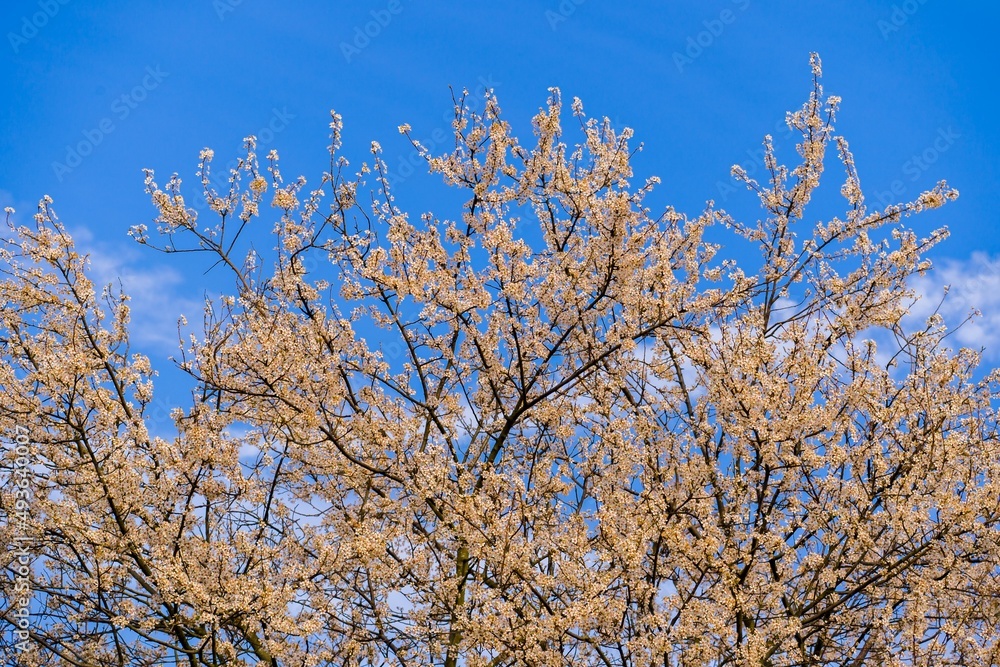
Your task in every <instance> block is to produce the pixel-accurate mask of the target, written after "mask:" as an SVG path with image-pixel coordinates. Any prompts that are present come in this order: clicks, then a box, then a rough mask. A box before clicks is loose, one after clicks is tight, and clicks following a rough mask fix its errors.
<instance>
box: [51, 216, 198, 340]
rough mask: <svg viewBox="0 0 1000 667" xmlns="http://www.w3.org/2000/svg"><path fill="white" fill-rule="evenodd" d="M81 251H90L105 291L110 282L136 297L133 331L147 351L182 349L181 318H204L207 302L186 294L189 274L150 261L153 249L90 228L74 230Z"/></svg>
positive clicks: (91, 273) (95, 277) (97, 284)
mask: <svg viewBox="0 0 1000 667" xmlns="http://www.w3.org/2000/svg"><path fill="white" fill-rule="evenodd" d="M70 233H71V234H72V235H73V239H74V241H75V242H76V244H77V248H78V250H80V252H82V253H85V254H87V255H88V257H89V259H90V267H89V271H88V274H87V275H88V276H89V277H90V279H91V280H92V281H93V282H94V287H95V289H97V290H100V289H101V288H103V287H104V286H105V285H108V284H111V285H113V286H114V287H116V288H117V286H118V285H119V282H120V283H121V288H122V290H123V291H124V292H125V293H126V294H128V295H129V296H130V297H131V301H130V302H129V307H130V311H131V316H132V321H131V323H130V324H129V333H130V336H131V338H132V340H133V342H134V343H135V344H137V346H138V347H142V348H146V350H144V351H149V352H152V351H154V350H155V351H157V352H163V351H168V352H169V353H176V352H177V349H178V347H177V346H178V339H177V320H178V318H180V316H181V315H185V316H186V317H187V318H188V319H189V320H191V321H192V322H197V321H199V320H200V316H201V313H202V311H203V308H204V304H203V302H202V301H201V300H199V299H192V298H190V297H189V296H187V295H185V294H184V293H183V283H184V279H183V277H182V276H181V274H180V273H179V272H178V271H176V270H175V269H173V268H171V267H168V266H164V265H163V264H162V263H158V262H155V261H151V259H153V258H151V257H150V255H151V254H153V253H152V251H149V250H148V249H142V248H134V247H130V246H128V245H126V244H124V243H113V244H112V243H101V242H97V241H95V240H94V238H93V235H92V233H91V232H90V231H89V230H87V229H86V228H75V229H71V230H70Z"/></svg>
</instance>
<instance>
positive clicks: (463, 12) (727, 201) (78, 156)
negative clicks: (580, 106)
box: [0, 0, 1000, 395]
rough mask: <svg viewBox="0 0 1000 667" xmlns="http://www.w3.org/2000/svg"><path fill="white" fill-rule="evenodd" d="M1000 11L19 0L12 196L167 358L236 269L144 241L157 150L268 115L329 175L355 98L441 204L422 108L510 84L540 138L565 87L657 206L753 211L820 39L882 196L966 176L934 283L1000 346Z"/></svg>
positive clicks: (149, 348) (757, 4) (289, 159)
mask: <svg viewBox="0 0 1000 667" xmlns="http://www.w3.org/2000/svg"><path fill="white" fill-rule="evenodd" d="M998 18H1000V5H998V4H997V3H993V2H964V3H946V2H944V1H943V0H905V1H903V0H895V1H893V0H872V1H869V2H851V3H846V2H831V1H814V2H801V1H793V0H777V1H768V2H764V0H712V1H705V2H694V1H689V2H664V1H662V0H660V1H657V2H650V1H640V2H630V3H625V2H614V3H612V2H601V1H599V0H562V1H561V2H560V1H559V0H537V1H528V0H513V1H506V2H497V3H491V4H487V3H469V2H435V3H432V2H417V1H416V0H374V1H370V2H369V1H365V2H351V3H347V2H317V1H307V0H304V1H302V2H296V3H289V2H285V3H281V2H277V1H275V0H191V1H189V2H183V3H167V2H156V1H153V0H148V1H146V2H141V3H140V2H125V1H124V0H121V1H110V0H109V1H100V0H90V1H85V0H10V1H8V2H5V3H3V7H2V9H0V28H2V34H3V42H2V44H0V85H2V90H3V91H4V92H5V97H6V100H5V103H4V104H3V105H2V106H0V118H2V120H0V150H2V156H3V157H2V160H0V204H2V205H3V206H14V207H15V208H17V209H18V219H19V220H20V221H24V222H26V221H27V220H28V219H29V216H30V214H31V213H32V212H33V210H34V205H35V203H36V202H37V200H38V199H39V198H40V197H41V196H42V195H45V194H48V195H50V196H52V197H53V198H54V200H55V206H56V210H57V211H58V212H59V214H60V217H61V218H62V220H63V221H64V222H65V223H66V224H67V226H68V227H69V228H70V230H71V232H73V233H74V234H75V235H76V237H77V238H78V240H79V241H80V243H81V246H82V247H83V248H84V249H85V250H86V251H88V252H91V254H92V263H93V269H94V272H95V275H97V276H98V277H99V278H101V279H106V280H110V279H112V278H114V277H116V276H121V277H122V278H123V281H124V283H125V287H126V289H127V290H128V291H130V292H131V293H132V294H133V296H134V299H135V301H134V302H133V310H134V312H135V336H136V342H137V343H138V345H139V347H140V349H143V350H144V351H146V352H147V353H149V354H150V355H151V356H152V357H153V359H154V365H155V366H156V367H158V368H160V369H161V370H166V369H167V368H168V367H169V364H167V363H166V362H165V361H164V360H165V358H166V356H167V355H168V354H170V352H171V350H175V349H176V329H175V326H174V322H175V320H176V317H177V315H179V314H180V313H182V312H186V313H187V314H188V315H194V316H195V317H194V319H197V316H198V313H199V311H200V306H199V300H200V298H201V295H202V293H203V291H204V290H205V289H206V287H207V286H210V283H211V281H212V279H213V278H212V274H209V275H208V276H205V275H203V274H202V269H203V268H204V267H201V268H199V265H198V263H197V262H193V263H187V262H178V261H176V260H175V258H166V257H162V256H159V255H156V254H154V253H152V252H151V251H148V250H145V249H142V248H139V247H137V246H135V244H134V243H133V242H131V241H130V240H129V239H128V238H127V236H126V231H127V230H128V228H129V227H130V226H131V225H134V224H138V223H149V222H150V221H151V218H152V216H153V210H152V207H151V205H150V204H149V201H148V198H147V196H146V195H145V194H144V192H143V184H142V172H141V170H142V168H144V167H151V168H154V169H156V170H157V172H158V174H159V176H160V180H161V182H162V179H163V177H165V176H167V175H169V174H170V173H172V172H174V171H176V172H179V173H180V174H181V176H182V177H184V178H186V179H187V181H188V182H189V183H191V182H193V181H194V171H195V167H196V161H197V156H198V152H199V151H200V150H201V149H202V148H204V147H206V146H210V147H212V148H213V149H215V151H216V159H217V162H218V163H221V164H225V162H226V161H228V160H230V159H232V158H234V157H235V156H236V155H237V154H239V152H240V150H241V140H242V138H243V137H245V136H246V135H248V134H256V135H258V137H260V139H261V143H262V144H263V147H264V148H265V149H270V148H275V149H277V150H278V151H279V152H280V154H281V157H282V171H283V173H284V174H285V176H286V178H288V177H291V178H294V177H295V176H297V175H299V174H303V175H305V176H306V177H307V178H308V179H309V180H310V181H312V182H315V180H316V179H317V177H318V175H319V174H320V173H321V172H322V170H323V169H324V167H325V166H326V165H327V163H328V157H327V155H326V152H325V146H326V144H327V139H328V136H327V135H328V131H329V130H328V123H329V110H330V109H331V108H333V109H336V110H337V111H338V112H339V113H340V114H342V116H343V118H344V122H345V146H344V153H345V154H346V155H347V156H348V157H349V158H351V159H352V161H353V162H354V163H355V164H359V163H360V161H361V160H364V159H366V157H367V152H366V151H367V148H368V146H369V143H370V142H371V141H372V140H378V141H380V142H381V144H382V146H383V149H384V157H385V159H386V161H387V162H388V164H389V168H390V170H391V171H393V172H395V175H396V176H397V184H398V185H397V188H396V195H397V202H398V203H399V204H400V205H402V206H403V207H404V208H406V209H408V210H410V211H411V212H414V213H417V212H420V211H423V210H428V209H431V208H435V206H436V204H435V198H436V197H438V196H439V195H440V194H442V193H443V192H444V188H443V186H441V185H440V184H435V182H434V179H431V178H429V177H426V176H424V177H421V176H419V175H414V176H412V177H410V176H409V175H408V169H407V167H406V166H405V165H406V163H407V161H408V160H410V158H411V157H412V155H413V149H412V147H411V146H410V145H409V144H408V143H407V142H406V140H405V139H404V138H402V137H400V136H399V134H398V133H397V131H396V127H397V126H398V125H400V124H401V123H404V122H405V123H409V124H410V125H411V126H412V127H413V134H414V136H416V137H417V138H420V139H423V140H424V141H425V143H427V144H435V143H438V145H440V143H439V142H440V140H439V139H435V137H440V136H441V135H442V133H443V131H445V130H447V129H448V122H447V120H446V117H447V114H448V113H449V111H450V109H451V97H450V92H449V86H453V87H455V88H456V89H461V88H463V87H465V88H468V89H470V90H471V91H473V92H474V93H476V92H480V91H481V90H482V89H483V88H484V87H490V88H493V89H494V90H495V91H496V94H497V95H498V97H499V100H500V104H501V106H502V107H503V108H504V111H505V113H506V115H507V118H508V120H509V121H511V122H512V124H513V125H514V128H515V130H519V131H520V134H522V136H523V135H527V134H529V133H530V129H529V120H530V117H531V115H533V113H535V112H536V111H537V109H538V108H539V106H541V105H543V104H544V102H545V98H546V95H547V89H548V88H549V87H550V86H558V87H560V88H561V89H562V92H563V95H564V98H565V99H567V100H568V99H571V98H572V97H573V96H578V97H580V98H582V99H583V101H584V104H585V106H586V109H587V111H588V112H589V113H591V114H595V115H607V116H609V117H610V118H612V119H613V120H614V121H615V122H616V124H620V125H628V126H630V127H633V128H634V129H635V130H636V135H637V139H638V140H641V141H642V142H644V144H645V149H644V151H643V153H642V154H641V156H640V157H639V158H638V159H637V162H636V167H637V170H638V173H639V175H641V176H647V175H654V174H655V175H658V176H660V177H661V178H662V179H663V185H662V186H661V188H660V189H659V192H658V195H657V199H656V201H657V202H659V203H670V204H672V205H674V206H676V207H677V208H678V209H679V210H682V211H685V212H688V213H691V214H697V213H698V212H700V211H701V210H702V209H703V208H704V205H705V202H706V201H707V200H709V199H714V200H715V201H716V203H717V204H718V205H719V206H722V207H725V208H732V209H735V210H744V211H747V212H748V213H750V212H752V211H754V210H755V209H754V201H753V200H752V198H751V197H750V195H749V194H747V193H746V192H745V191H741V190H739V189H733V188H732V187H731V186H733V185H734V184H733V182H732V181H731V179H730V177H729V170H730V167H731V166H732V165H733V164H734V163H738V162H744V163H746V162H747V161H750V162H749V163H748V165H747V168H748V169H749V170H752V168H753V159H754V158H753V154H754V151H756V150H757V149H758V147H759V146H760V141H761V139H762V137H763V135H764V134H765V133H768V132H770V133H772V134H774V135H775V143H776V146H777V148H778V151H779V158H780V157H782V156H784V157H786V158H787V159H788V160H791V159H793V157H794V155H793V150H794V149H793V142H792V141H791V140H790V139H789V138H788V135H785V134H783V133H781V132H779V131H776V127H777V126H779V123H780V122H781V121H782V119H783V118H784V113H785V111H786V110H791V109H797V108H798V107H799V106H801V104H802V103H803V101H804V100H805V99H806V97H807V95H808V93H809V89H810V88H809V86H810V78H809V77H810V75H809V64H808V54H809V52H810V51H818V52H819V53H820V55H821V57H822V59H823V64H824V85H825V88H826V91H827V92H828V93H831V94H837V95H840V96H842V97H843V99H844V102H843V106H842V111H841V114H840V119H839V123H838V131H839V133H842V134H844V135H845V136H846V137H847V138H848V140H849V141H850V144H851V148H852V150H853V151H854V153H855V156H856V159H857V163H858V166H859V170H860V175H861V179H862V185H863V189H864V190H865V192H866V194H867V195H868V196H869V197H870V198H871V197H874V198H875V199H876V201H877V200H878V199H883V200H884V201H885V202H886V203H890V201H891V202H895V201H898V200H902V199H912V198H914V197H916V196H917V195H918V194H919V193H920V192H921V191H923V190H927V189H930V188H931V187H932V186H933V185H934V183H935V182H936V181H937V180H939V179H941V178H947V180H948V181H949V183H950V184H952V185H953V186H955V187H957V188H958V189H959V190H960V191H961V193H962V194H961V198H960V199H959V200H958V202H956V203H955V204H952V205H949V206H948V207H946V208H945V209H943V210H941V211H936V212H933V213H932V214H928V215H925V216H922V217H920V218H916V219H913V224H914V225H915V226H916V227H917V228H918V229H919V230H922V231H928V230H930V229H931V228H932V227H936V226H939V225H948V226H949V227H950V228H951V230H952V237H951V239H949V241H947V243H946V244H944V245H943V246H939V247H938V248H937V249H936V250H935V253H934V254H933V255H932V258H933V259H935V260H936V263H937V265H938V267H939V270H938V271H937V272H936V273H935V274H934V275H933V276H931V277H929V278H928V279H926V280H925V281H923V282H922V283H921V285H920V287H921V289H922V290H924V291H926V292H928V293H929V294H932V295H933V294H938V293H940V290H941V287H942V286H943V284H945V283H951V284H953V285H955V286H956V287H955V289H954V290H953V295H956V294H957V298H954V299H953V302H954V303H953V304H951V305H949V306H948V307H947V308H946V314H947V315H948V316H949V317H951V318H953V319H954V318H959V319H960V315H961V314H962V313H964V312H965V311H967V310H968V308H969V307H972V306H978V307H979V308H980V309H981V310H982V311H983V313H984V316H985V317H984V319H983V320H981V321H980V323H979V324H978V325H976V326H975V327H972V328H967V329H966V330H964V331H963V333H962V337H964V338H961V337H960V340H961V342H962V343H963V344H967V345H974V346H978V344H982V345H986V346H987V349H988V359H992V360H993V361H994V362H995V361H996V360H997V359H998V358H1000V333H998V332H1000V262H998V260H997V258H998V256H1000V239H998V238H997V237H996V235H995V233H994V232H995V230H996V229H997V223H998V213H997V209H996V207H995V205H994V204H993V201H994V197H995V193H997V192H1000V182H998V178H1000V177H998V173H997V158H998V156H1000V141H998V139H1000V137H998V134H1000V130H998V126H997V123H996V122H995V118H996V108H997V102H998V100H997V97H998V93H997V86H996V84H997V75H996V70H995V65H996V62H997V58H996V55H995V51H994V42H995V38H994V32H995V27H996V25H997V24H998V21H997V20H998ZM84 153H85V154H84ZM261 153H262V154H263V153H266V150H263V151H261ZM400 174H402V177H400ZM828 174H829V176H830V177H835V178H839V174H837V175H835V173H834V172H833V170H831V171H830V172H828ZM828 185H833V183H832V182H829V183H828ZM837 185H838V186H839V183H838V184H837ZM894 185H895V188H896V191H897V192H896V194H892V192H891V191H892V189H893V187H894ZM438 208H440V206H438ZM837 212H839V211H837ZM814 213H815V214H816V215H819V214H820V212H819V211H814ZM828 213H829V214H833V213H834V211H829V212H828ZM442 214H445V215H446V214H447V212H442ZM168 375H169V372H168ZM169 393H170V392H169V391H168V395H169Z"/></svg>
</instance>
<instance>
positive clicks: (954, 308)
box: [910, 252, 1000, 361]
mask: <svg viewBox="0 0 1000 667" xmlns="http://www.w3.org/2000/svg"><path fill="white" fill-rule="evenodd" d="M912 287H913V288H914V289H915V290H916V292H917V294H918V295H919V296H920V300H919V301H917V302H916V303H915V304H913V306H912V307H911V308H910V314H911V317H912V318H914V321H913V322H911V324H914V323H919V322H923V321H924V320H925V319H926V318H927V317H928V316H930V315H931V314H932V313H933V312H934V310H935V309H936V308H938V305H939V304H940V309H939V311H938V312H939V314H940V315H941V316H942V317H943V318H944V321H945V323H946V324H947V325H948V327H949V329H952V330H954V329H955V328H956V327H958V325H959V324H961V323H962V321H963V320H965V319H966V318H967V317H968V316H969V314H970V312H972V311H978V312H979V313H980V314H981V315H980V316H979V317H976V318H974V319H973V320H972V321H970V322H967V323H966V324H964V325H963V326H962V327H961V328H959V329H958V330H957V331H955V332H954V333H953V334H952V336H951V337H950V338H949V340H952V341H953V343H952V344H953V345H955V346H961V347H969V348H972V349H975V350H978V349H980V348H985V351H984V353H983V357H984V359H988V360H993V361H995V360H998V359H1000V256H991V255H988V254H987V253H984V252H974V253H972V255H970V256H969V257H968V258H967V259H964V260H959V259H945V260H941V261H938V262H935V265H934V268H933V269H932V270H931V271H929V272H928V273H927V274H926V275H925V276H922V277H918V278H915V279H914V280H913V283H912ZM946 288H947V295H945V291H946ZM942 298H943V301H942Z"/></svg>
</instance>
